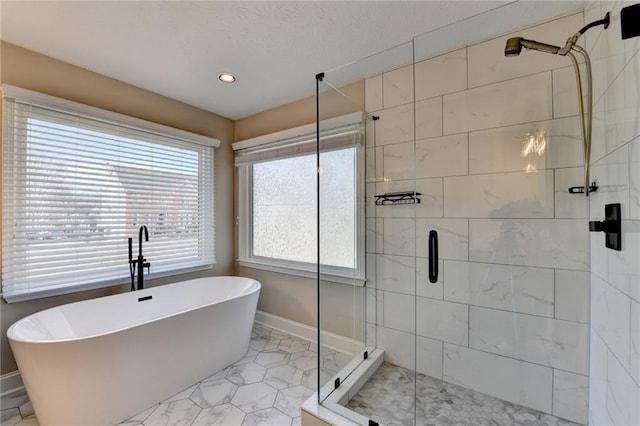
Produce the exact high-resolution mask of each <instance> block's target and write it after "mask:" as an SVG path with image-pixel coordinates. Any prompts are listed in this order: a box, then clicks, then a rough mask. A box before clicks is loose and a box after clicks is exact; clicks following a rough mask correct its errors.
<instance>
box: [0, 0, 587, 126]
mask: <svg viewBox="0 0 640 426" xmlns="http://www.w3.org/2000/svg"><path fill="white" fill-rule="evenodd" d="M525 3H527V2H523V1H521V2H519V3H515V4H509V5H507V3H505V2H498V1H491V2H489V1H480V0H476V1H421V2H416V1H325V2H311V1H296V2H293V1H290V2H273V1H256V2H244V1H234V2H220V1H199V2H191V1H172V2H170V1H125V2H121V1H118V2H113V1H104V2H98V1H80V2H77V1H76V2H74V1H72V2H60V1H44V2H34V1H6V0H2V3H1V5H0V7H1V9H0V14H1V21H0V22H1V26H0V36H1V38H2V40H5V41H7V42H9V43H13V44H16V45H19V46H22V47H24V48H27V49H30V50H33V51H36V52H39V53H43V54H45V55H48V56H51V57H54V58H56V59H60V60H62V61H65V62H68V63H71V64H74V65H77V66H80V67H83V68H86V69H89V70H92V71H95V72H97V73H100V74H103V75H106V76H109V77H112V78H115V79H118V80H121V81H124V82H126V83H129V84H132V85H134V86H138V87H141V88H144V89H147V90H150V91H152V92H156V93H159V94H162V95H165V96H167V97H170V98H173V99H177V100H180V101H182V102H185V103H187V104H191V105H194V106H197V107H200V108H202V109H205V110H208V111H211V112H215V113H217V114H220V115H222V116H225V117H229V118H232V119H239V118H243V117H246V116H249V115H252V114H255V113H257V112H260V111H263V110H266V109H269V108H272V107H275V106H278V105H282V104H285V103H288V102H291V101H294V100H297V99H301V98H304V97H307V96H310V95H313V94H314V93H315V79H314V76H315V75H316V74H317V73H318V72H323V71H328V70H331V69H334V68H336V67H338V66H340V65H343V64H346V63H349V62H351V61H354V60H357V59H360V58H363V57H366V56H369V55H373V54H375V53H377V52H380V51H382V50H384V49H388V48H391V47H393V46H396V45H398V44H401V43H404V42H407V41H409V40H411V38H412V37H413V36H416V35H418V34H422V33H425V32H428V31H432V30H434V29H436V28H440V27H443V26H445V25H447V24H451V23H453V22H456V21H459V20H461V19H465V18H468V17H470V16H473V15H477V14H479V13H481V12H484V11H487V10H491V9H496V8H498V7H500V8H499V9H497V10H496V11H495V12H496V19H497V20H498V21H496V24H497V23H498V22H500V23H501V24H502V25H503V26H504V25H505V24H507V25H508V24H509V23H510V22H514V23H516V22H517V23H518V24H517V25H515V24H514V25H511V26H509V27H507V28H515V27H518V26H523V25H524V24H531V23H535V22H537V21H534V19H537V20H538V21H539V20H541V19H545V18H548V17H551V16H557V15H558V14H561V13H563V12H566V11H567V10H569V9H574V10H575V9H576V8H577V5H578V3H576V2H558V1H556V2H549V3H546V2H535V4H536V6H535V7H534V8H533V9H532V8H531V7H529V8H528V9H529V10H528V11H527V10H525V9H526V8H524V9H523V8H521V7H520V6H526V4H525ZM528 3H529V5H532V4H533V3H532V2H528ZM561 3H564V6H562V7H560V4H561ZM505 5H506V6H505ZM532 11H534V13H532ZM523 19H524V21H523ZM478 22H479V21H478ZM458 25H459V29H461V30H462V31H459V30H458V31H456V34H457V35H458V38H460V40H456V43H469V42H473V41H477V40H479V39H481V38H486V35H484V33H483V32H482V30H483V29H484V31H485V32H486V31H487V30H490V31H493V35H495V34H498V32H499V31H498V27H499V26H498V25H496V26H495V30H494V29H492V28H481V27H486V26H483V25H468V26H464V25H462V24H458ZM489 27H493V25H489ZM501 32H504V30H501ZM440 41H442V43H443V44H442V49H446V48H447V47H446V46H445V43H444V42H445V40H440ZM440 41H438V38H437V33H435V34H434V37H433V43H435V44H438V43H440ZM458 46H459V44H458ZM451 47H452V48H453V47H456V46H451ZM222 71H230V72H233V73H234V74H236V75H237V76H238V82H237V83H236V84H233V85H228V84H227V85H225V84H223V83H220V82H219V81H218V79H217V76H218V74H219V73H220V72H222ZM352 74H353V73H352ZM356 77H357V75H352V76H350V77H349V78H350V79H353V78H356ZM360 77H362V76H360ZM341 83H343V82H341Z"/></svg>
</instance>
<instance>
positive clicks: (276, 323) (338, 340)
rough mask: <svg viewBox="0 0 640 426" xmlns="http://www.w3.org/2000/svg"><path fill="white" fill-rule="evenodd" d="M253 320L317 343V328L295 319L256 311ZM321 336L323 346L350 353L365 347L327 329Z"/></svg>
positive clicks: (361, 343) (357, 341) (356, 341)
mask: <svg viewBox="0 0 640 426" xmlns="http://www.w3.org/2000/svg"><path fill="white" fill-rule="evenodd" d="M255 320H256V322H258V323H260V324H264V325H266V326H267V327H271V328H273V329H276V330H280V331H283V332H285V333H287V334H291V335H293V336H296V337H300V338H301V339H305V340H308V341H310V342H313V343H316V344H317V343H318V330H317V328H316V327H312V326H310V325H307V324H302V323H300V322H297V321H292V320H290V319H287V318H283V317H279V316H277V315H273V314H270V313H267V312H263V311H256V319H255ZM321 338H322V345H323V346H324V347H328V348H331V349H334V350H337V351H340V352H343V353H348V354H351V355H353V354H355V353H357V352H360V351H361V350H364V348H365V344H364V342H361V341H359V340H355V339H352V338H350V337H345V336H341V335H339V334H336V333H331V332H328V331H323V332H322V337H321Z"/></svg>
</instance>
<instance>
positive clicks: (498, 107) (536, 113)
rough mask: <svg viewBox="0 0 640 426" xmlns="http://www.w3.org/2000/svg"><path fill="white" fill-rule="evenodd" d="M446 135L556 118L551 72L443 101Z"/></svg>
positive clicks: (471, 91)
mask: <svg viewBox="0 0 640 426" xmlns="http://www.w3.org/2000/svg"><path fill="white" fill-rule="evenodd" d="M442 107H443V112H442V119H443V132H444V134H445V135H450V134H453V133H461V132H467V131H473V130H482V129H489V128H492V127H501V126H508V125H511V124H518V123H527V122H531V121H542V120H549V119H551V118H552V107H553V105H552V94H551V73H550V72H545V73H541V74H534V75H531V76H528V77H522V78H517V79H514V80H508V81H504V82H501V83H496V84H491V85H489V86H482V87H478V88H475V89H469V90H465V91H464V92H458V93H454V94H451V95H446V96H444V98H443V103H442Z"/></svg>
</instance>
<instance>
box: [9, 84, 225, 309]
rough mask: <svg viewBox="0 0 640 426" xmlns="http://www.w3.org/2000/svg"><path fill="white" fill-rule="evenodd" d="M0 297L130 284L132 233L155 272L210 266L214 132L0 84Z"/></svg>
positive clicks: (28, 296)
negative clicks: (143, 232)
mask: <svg viewBox="0 0 640 426" xmlns="http://www.w3.org/2000/svg"><path fill="white" fill-rule="evenodd" d="M3 92H4V110H3V111H4V112H3V114H4V127H3V188H2V189H3V190H2V220H3V233H2V243H3V251H2V292H3V297H4V298H5V299H6V300H7V301H10V302H11V301H19V300H26V299H31V298H36V297H43V296H49V295H53V294H62V293H69V292H72V291H77V290H83V289H88V288H95V287H102V286H106V285H113V284H118V283H124V282H127V281H128V279H129V266H128V241H127V238H128V237H132V238H134V247H135V250H137V244H138V242H137V239H138V238H137V237H138V229H139V227H140V226H141V225H146V226H147V228H148V229H149V241H148V242H145V243H144V246H143V250H144V255H145V257H146V258H147V259H148V260H149V261H150V262H151V271H152V272H153V273H154V275H155V276H160V275H171V274H176V273H179V272H185V271H187V270H193V269H201V268H207V267H210V266H211V265H212V264H213V263H214V262H215V256H214V244H213V241H214V221H213V199H214V198H213V147H214V146H217V143H218V142H217V141H216V140H214V139H210V138H204V137H202V136H199V135H193V134H190V133H187V132H182V131H179V130H176V129H170V128H167V127H164V126H159V125H154V124H152V123H147V122H143V121H141V120H136V119H132V118H129V117H124V116H120V115H119V114H114V113H108V112H105V111H102V110H98V109H95V108H90V107H86V106H82V105H79V104H75V103H72V102H68V101H63V100H60V99H57V98H52V97H49V96H45V95H40V94H37V93H34V92H29V91H25V90H22V89H18V88H12V87H7V86H3Z"/></svg>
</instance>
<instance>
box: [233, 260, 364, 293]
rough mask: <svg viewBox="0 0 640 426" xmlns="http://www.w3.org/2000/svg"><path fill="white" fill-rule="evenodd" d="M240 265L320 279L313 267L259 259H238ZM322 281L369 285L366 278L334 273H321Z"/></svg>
mask: <svg viewBox="0 0 640 426" xmlns="http://www.w3.org/2000/svg"><path fill="white" fill-rule="evenodd" d="M238 264H239V265H240V266H243V267H246V268H253V269H261V270H263V271H269V272H278V273H281V274H287V275H294V276H298V277H304V278H312V279H315V278H317V277H318V271H317V269H315V265H313V267H308V268H307V267H304V266H302V265H300V266H298V265H296V266H295V267H294V266H291V265H284V264H281V263H275V262H269V261H263V260H257V259H238ZM320 279H321V280H322V281H328V282H332V283H337V284H345V285H351V286H354V287H364V286H365V285H366V283H367V280H366V278H364V277H350V276H346V275H338V274H333V273H321V274H320Z"/></svg>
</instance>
